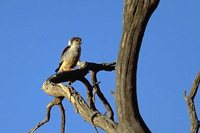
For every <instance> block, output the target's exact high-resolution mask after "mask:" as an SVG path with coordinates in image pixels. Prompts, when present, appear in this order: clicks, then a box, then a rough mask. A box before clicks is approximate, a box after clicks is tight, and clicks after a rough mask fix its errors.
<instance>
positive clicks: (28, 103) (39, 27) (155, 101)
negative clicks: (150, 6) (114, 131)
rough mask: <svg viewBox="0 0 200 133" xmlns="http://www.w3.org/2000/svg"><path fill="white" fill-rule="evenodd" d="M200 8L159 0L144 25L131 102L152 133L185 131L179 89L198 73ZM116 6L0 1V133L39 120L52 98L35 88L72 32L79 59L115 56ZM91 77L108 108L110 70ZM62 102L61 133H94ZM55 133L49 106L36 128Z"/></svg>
mask: <svg viewBox="0 0 200 133" xmlns="http://www.w3.org/2000/svg"><path fill="white" fill-rule="evenodd" d="M199 7H200V2H199V1H197V0H195V1H190V2H188V1H182V0H176V1H172V0H169V1H161V2H160V4H159V7H158V8H157V10H156V11H155V12H154V14H153V16H152V17H151V19H150V21H149V23H148V26H147V29H146V32H145V36H144V39H143V45H142V48H141V53H140V58H139V64H138V65H139V67H138V100H139V106H140V111H141V114H142V116H143V118H144V120H145V121H146V123H147V125H148V126H149V128H150V129H151V131H152V132H153V133H161V132H162V133H188V132H189V129H190V123H189V116H188V110H187V106H186V103H185V101H184V98H183V92H184V91H185V90H187V91H188V92H189V89H190V88H191V85H192V82H193V80H194V77H195V75H196V74H197V73H198V72H199V71H200V54H199V50H200V40H199V35H200V30H199V29H200V18H199V12H200V8H199ZM122 10H123V1H115V2H111V1H107V0H102V1H92V0H89V1H87V2H85V1H78V0H68V1H67V0H59V1H55V0H43V1H39V0H35V1H26V0H9V1H8V0H0V59H1V67H0V68H1V74H0V81H1V93H0V97H1V102H0V107H1V108H0V125H1V132H3V133H12V132H15V133H26V132H27V131H28V130H30V129H31V128H32V127H33V126H35V125H36V124H37V123H38V122H39V121H40V120H42V119H43V118H44V116H45V109H46V105H47V104H48V103H49V102H50V101H51V100H52V99H53V98H52V97H50V96H48V95H46V94H45V93H44V92H43V91H42V90H41V86H42V83H43V82H44V81H45V80H46V79H47V78H48V77H49V76H50V75H52V74H53V73H54V70H55V68H56V67H57V65H58V63H59V58H60V54H61V52H62V49H63V48H64V47H65V46H66V44H67V41H68V39H69V38H71V37H72V36H80V37H82V39H83V44H82V55H81V60H84V61H91V62H99V63H101V62H113V61H116V59H117V53H118V48H119V43H120V39H121V34H122V14H123V12H122ZM98 78H99V80H100V81H101V84H100V86H101V88H102V91H103V92H104V94H105V96H106V97H107V99H108V100H109V101H110V103H111V104H112V106H113V108H114V109H115V103H114V98H113V96H112V95H111V91H114V90H115V84H114V81H115V72H101V73H99V75H98ZM74 87H75V88H76V89H77V90H78V91H79V92H80V93H81V94H82V95H83V96H85V93H86V91H85V88H84V86H83V85H81V84H80V83H75V84H74ZM199 94H200V93H198V94H197V98H196V103H197V101H199V97H200V95H199ZM97 104H98V108H99V109H100V110H101V111H102V112H105V109H104V108H103V106H102V104H101V103H100V102H99V101H97ZM64 106H65V109H66V116H67V118H66V132H69V133H80V132H88V133H93V132H95V130H94V129H93V127H92V126H91V125H89V124H88V123H87V122H85V121H84V120H83V119H82V117H80V115H79V114H77V113H75V111H74V109H73V107H72V106H71V104H70V103H69V102H68V101H67V100H65V101H64ZM197 111H198V112H200V106H199V105H197ZM199 115H200V114H199ZM115 118H116V117H115ZM116 119H117V118H116ZM59 131H60V112H59V109H58V108H57V107H54V108H53V110H52V116H51V120H50V122H49V123H47V124H46V125H45V126H43V127H41V128H40V129H39V130H37V133H47V132H50V133H58V132H59ZM99 131H100V132H102V133H103V131H101V130H99Z"/></svg>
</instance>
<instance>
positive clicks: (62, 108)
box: [58, 102, 66, 133]
mask: <svg viewBox="0 0 200 133" xmlns="http://www.w3.org/2000/svg"><path fill="white" fill-rule="evenodd" d="M58 107H59V108H60V111H61V128H60V133H64V132H65V121H66V116H65V109H64V107H63V105H62V102H61V103H59V104H58Z"/></svg>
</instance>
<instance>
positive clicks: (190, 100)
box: [184, 72, 200, 133]
mask: <svg viewBox="0 0 200 133" xmlns="http://www.w3.org/2000/svg"><path fill="white" fill-rule="evenodd" d="M199 84H200V72H199V73H198V74H197V76H196V78H195V80H194V83H193V85H192V88H191V90H190V94H189V95H188V96H186V91H185V94H184V97H185V100H186V102H187V105H188V109H189V115H190V121H191V128H190V132H191V133H198V130H199V127H200V124H199V120H198V117H197V113H196V109H195V103H194V98H195V96H196V93H197V91H198V88H199Z"/></svg>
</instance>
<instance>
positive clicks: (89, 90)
mask: <svg viewBox="0 0 200 133" xmlns="http://www.w3.org/2000/svg"><path fill="white" fill-rule="evenodd" d="M79 80H80V81H81V82H82V83H83V84H84V85H85V86H86V88H87V101H88V104H89V106H90V108H91V109H93V110H97V109H96V107H95V104H94V101H93V93H92V90H93V88H92V85H91V84H90V82H89V81H88V80H87V79H86V78H85V77H83V78H81V79H79Z"/></svg>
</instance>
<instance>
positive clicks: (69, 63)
mask: <svg viewBox="0 0 200 133" xmlns="http://www.w3.org/2000/svg"><path fill="white" fill-rule="evenodd" d="M81 43H82V42H81V38H80V37H73V38H71V39H70V40H69V42H68V46H67V47H66V48H65V49H64V50H63V52H62V55H61V62H60V64H59V67H58V68H57V69H56V70H55V72H56V73H58V72H63V71H70V70H73V68H74V67H75V66H76V64H77V62H78V61H79V58H80V55H81Z"/></svg>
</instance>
